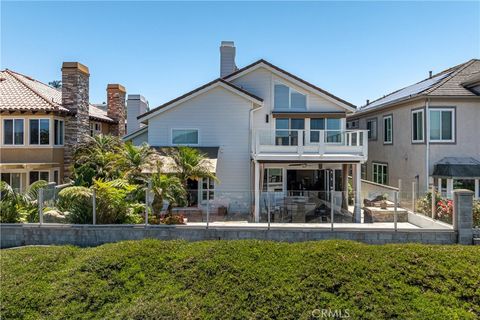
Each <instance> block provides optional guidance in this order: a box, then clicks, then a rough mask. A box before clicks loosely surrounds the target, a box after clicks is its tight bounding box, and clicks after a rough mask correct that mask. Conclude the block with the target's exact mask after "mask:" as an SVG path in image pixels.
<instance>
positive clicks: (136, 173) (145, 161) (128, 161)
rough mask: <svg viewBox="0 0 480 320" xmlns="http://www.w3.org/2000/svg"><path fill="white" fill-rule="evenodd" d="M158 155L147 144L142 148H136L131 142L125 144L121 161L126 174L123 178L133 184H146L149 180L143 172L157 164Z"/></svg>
mask: <svg viewBox="0 0 480 320" xmlns="http://www.w3.org/2000/svg"><path fill="white" fill-rule="evenodd" d="M156 154H157V153H156V151H155V150H154V149H152V148H150V146H149V145H148V144H146V143H144V144H142V145H141V146H134V145H133V144H132V143H131V142H127V143H125V144H124V145H123V148H122V157H121V159H120V161H119V165H120V166H122V171H123V172H124V174H123V177H124V178H125V179H127V180H128V182H130V183H133V184H145V183H146V181H147V179H146V175H145V173H143V172H142V171H143V169H147V168H148V167H151V166H153V165H154V164H156V162H157V159H155V155H156Z"/></svg>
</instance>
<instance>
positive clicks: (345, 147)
mask: <svg viewBox="0 0 480 320" xmlns="http://www.w3.org/2000/svg"><path fill="white" fill-rule="evenodd" d="M367 148H368V140H367V131H366V130H292V129H278V130H257V131H256V132H255V153H257V154H260V153H262V152H274V151H279V152H298V153H320V154H322V153H342V154H348V153H352V154H356V155H358V154H360V155H365V156H366V154H367Z"/></svg>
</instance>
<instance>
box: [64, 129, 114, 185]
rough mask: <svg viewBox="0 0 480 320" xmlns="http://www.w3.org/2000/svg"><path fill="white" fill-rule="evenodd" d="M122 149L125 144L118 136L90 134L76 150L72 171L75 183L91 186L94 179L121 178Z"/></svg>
mask: <svg viewBox="0 0 480 320" xmlns="http://www.w3.org/2000/svg"><path fill="white" fill-rule="evenodd" d="M122 150H123V144H122V141H121V140H120V138H118V137H114V136H110V135H101V134H100V135H96V136H94V137H90V136H88V138H87V139H86V141H85V142H83V143H81V144H79V145H78V146H77V148H76V149H75V151H74V155H73V170H72V172H73V179H74V181H75V185H78V186H86V187H89V186H91V185H92V184H93V180H94V179H104V180H114V179H118V178H120V177H121V176H122V172H121V169H122V168H121V166H119V162H120V160H121V158H122Z"/></svg>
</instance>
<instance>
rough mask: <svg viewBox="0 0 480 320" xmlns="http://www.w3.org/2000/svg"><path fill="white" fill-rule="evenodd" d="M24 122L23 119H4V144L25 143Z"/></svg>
mask: <svg viewBox="0 0 480 320" xmlns="http://www.w3.org/2000/svg"><path fill="white" fill-rule="evenodd" d="M24 123H25V121H24V120H23V119H3V144H5V145H23V144H24V132H25V129H24V128H25V125H24Z"/></svg>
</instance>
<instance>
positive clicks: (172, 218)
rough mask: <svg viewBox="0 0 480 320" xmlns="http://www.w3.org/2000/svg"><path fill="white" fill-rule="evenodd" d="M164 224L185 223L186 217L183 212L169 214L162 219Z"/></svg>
mask: <svg viewBox="0 0 480 320" xmlns="http://www.w3.org/2000/svg"><path fill="white" fill-rule="evenodd" d="M160 223H163V224H185V217H184V216H183V215H181V214H167V215H165V217H163V218H162V219H160Z"/></svg>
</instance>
